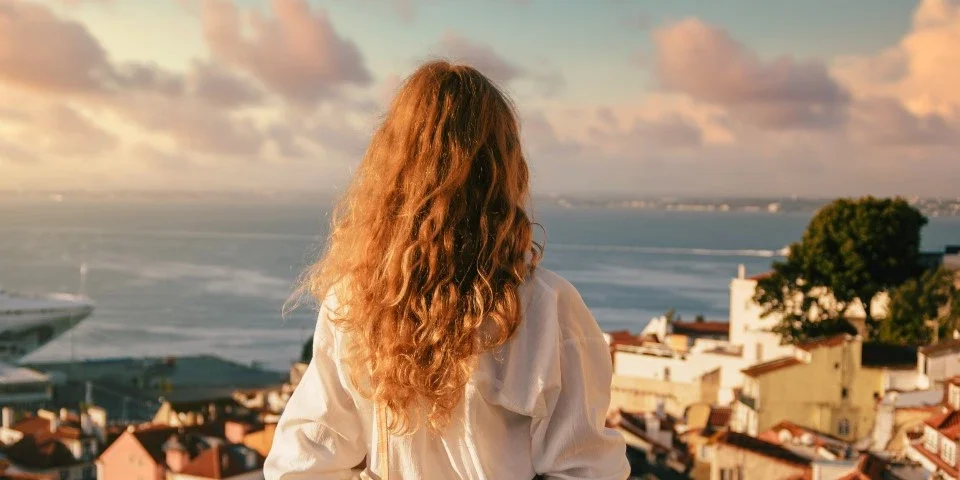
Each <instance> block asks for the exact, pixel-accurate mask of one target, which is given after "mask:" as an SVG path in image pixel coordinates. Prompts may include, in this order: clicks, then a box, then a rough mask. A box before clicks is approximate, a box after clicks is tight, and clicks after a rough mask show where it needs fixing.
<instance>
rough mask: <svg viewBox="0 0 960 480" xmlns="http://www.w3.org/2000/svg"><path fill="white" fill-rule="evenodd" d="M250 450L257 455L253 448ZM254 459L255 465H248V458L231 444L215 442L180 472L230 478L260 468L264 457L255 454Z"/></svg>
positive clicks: (214, 477)
mask: <svg viewBox="0 0 960 480" xmlns="http://www.w3.org/2000/svg"><path fill="white" fill-rule="evenodd" d="M250 452H251V453H252V454H253V455H256V452H254V451H253V450H250ZM253 460H254V463H253V465H252V466H248V464H247V459H246V458H245V457H244V456H243V455H242V454H240V453H239V452H237V451H235V450H234V449H232V448H231V447H230V446H225V445H222V444H215V445H213V446H212V447H210V448H208V449H206V450H204V451H203V452H202V453H200V454H199V455H197V457H196V458H194V459H193V461H191V462H190V463H189V464H187V466H186V467H184V468H183V470H182V471H180V473H181V474H183V475H193V476H196V477H201V478H211V479H222V478H230V477H233V476H236V475H241V474H244V473H247V472H250V471H253V470H256V469H259V468H260V467H261V465H262V463H263V462H262V459H261V458H260V457H259V456H255V457H254V458H253Z"/></svg>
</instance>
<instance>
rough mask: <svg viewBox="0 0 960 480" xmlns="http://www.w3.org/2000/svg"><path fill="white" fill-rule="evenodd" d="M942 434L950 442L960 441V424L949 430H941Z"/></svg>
mask: <svg viewBox="0 0 960 480" xmlns="http://www.w3.org/2000/svg"><path fill="white" fill-rule="evenodd" d="M940 434H942V435H943V436H944V437H947V438H949V439H950V440H960V424H956V425H952V426H949V427H947V428H941V429H940Z"/></svg>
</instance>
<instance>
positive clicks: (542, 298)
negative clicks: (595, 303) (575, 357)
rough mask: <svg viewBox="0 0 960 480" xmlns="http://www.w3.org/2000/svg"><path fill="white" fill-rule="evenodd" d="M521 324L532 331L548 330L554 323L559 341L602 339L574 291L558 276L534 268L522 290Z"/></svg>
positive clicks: (545, 270)
mask: <svg viewBox="0 0 960 480" xmlns="http://www.w3.org/2000/svg"><path fill="white" fill-rule="evenodd" d="M521 291H522V296H523V301H524V322H525V323H527V324H528V326H529V327H531V328H533V329H534V330H539V331H543V330H544V327H548V328H546V330H548V331H549V330H551V328H549V327H552V326H553V325H550V324H555V325H556V328H557V333H558V340H560V341H561V342H563V341H567V340H571V339H580V338H595V337H599V338H603V332H602V331H601V330H600V327H599V326H598V325H597V321H596V319H594V317H593V315H592V314H591V313H590V310H589V309H588V308H587V305H586V303H585V302H584V300H583V297H581V295H580V292H579V291H578V290H577V288H576V287H575V286H574V285H573V284H572V283H570V281H569V280H567V279H566V278H564V277H563V276H562V275H560V274H558V273H556V272H553V271H551V270H548V269H546V268H542V267H539V266H538V267H537V268H536V269H535V270H534V272H533V273H532V274H531V275H530V277H529V278H528V279H527V281H526V283H525V284H524V286H523V287H522V290H521Z"/></svg>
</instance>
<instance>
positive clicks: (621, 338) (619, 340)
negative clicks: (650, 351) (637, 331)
mask: <svg viewBox="0 0 960 480" xmlns="http://www.w3.org/2000/svg"><path fill="white" fill-rule="evenodd" d="M607 334H608V335H610V346H611V347H614V346H617V345H633V346H637V347H639V346H642V345H643V343H644V341H646V340H648V338H647V337H644V336H641V335H634V334H632V333H630V332H629V331H628V330H617V331H614V332H607Z"/></svg>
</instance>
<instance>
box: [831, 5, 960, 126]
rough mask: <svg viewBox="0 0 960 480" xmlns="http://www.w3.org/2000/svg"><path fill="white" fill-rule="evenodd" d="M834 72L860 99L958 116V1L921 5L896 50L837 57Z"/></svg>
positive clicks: (959, 67)
mask: <svg viewBox="0 0 960 480" xmlns="http://www.w3.org/2000/svg"><path fill="white" fill-rule="evenodd" d="M832 71H833V72H834V74H835V75H836V76H837V77H838V78H840V79H841V81H843V82H844V84H846V85H847V86H848V87H849V88H850V90H851V91H854V92H857V93H858V94H860V95H864V96H881V95H882V96H889V97H892V98H896V99H897V100H899V101H900V102H902V103H903V104H904V105H905V106H906V107H907V108H908V109H909V110H910V111H911V112H913V113H915V114H920V115H925V114H930V113H936V114H940V115H943V116H945V117H953V118H956V117H960V88H957V85H960V2H958V1H956V0H923V1H922V2H921V3H920V5H919V6H918V7H917V10H916V11H915V12H914V16H913V22H912V24H911V29H910V31H909V32H907V34H906V35H905V36H904V37H903V38H902V39H901V40H900V42H898V44H897V45H894V46H892V47H890V48H888V49H886V50H884V51H882V52H880V53H878V54H876V55H868V56H855V57H842V58H838V59H837V60H836V61H834V62H833V65H832Z"/></svg>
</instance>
